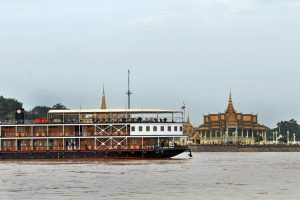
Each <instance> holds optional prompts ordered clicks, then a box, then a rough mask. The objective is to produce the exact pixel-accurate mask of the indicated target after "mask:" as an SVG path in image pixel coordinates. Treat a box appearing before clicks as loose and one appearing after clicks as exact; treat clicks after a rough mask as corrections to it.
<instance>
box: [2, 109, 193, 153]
mask: <svg viewBox="0 0 300 200" xmlns="http://www.w3.org/2000/svg"><path fill="white" fill-rule="evenodd" d="M20 116H21V117H20ZM22 116H23V117H22ZM0 133H1V136H0V159H74V158H75V159H76V158H79V159H82V158H89V159H99V158H105V159H114V158H118V159H119V158H127V159H133V158H137V159H157V158H158V159H160V158H171V157H174V156H176V155H178V154H181V153H183V152H186V151H187V152H189V155H190V156H191V151H190V149H189V147H188V146H187V145H186V141H187V137H185V136H183V111H181V110H180V111H177V110H161V109H64V110H50V111H49V112H48V116H47V118H45V119H41V118H38V119H35V120H31V121H26V120H24V110H22V109H18V110H17V111H16V120H14V121H10V122H2V123H1V124H0Z"/></svg>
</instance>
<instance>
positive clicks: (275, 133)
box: [275, 131, 278, 144]
mask: <svg viewBox="0 0 300 200" xmlns="http://www.w3.org/2000/svg"><path fill="white" fill-rule="evenodd" d="M275 134H276V144H277V143H278V132H277V131H276V132H275Z"/></svg>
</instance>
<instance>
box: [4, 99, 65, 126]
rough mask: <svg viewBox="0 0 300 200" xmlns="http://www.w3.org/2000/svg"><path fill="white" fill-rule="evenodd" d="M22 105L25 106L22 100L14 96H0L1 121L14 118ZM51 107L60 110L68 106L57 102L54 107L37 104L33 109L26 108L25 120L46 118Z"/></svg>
mask: <svg viewBox="0 0 300 200" xmlns="http://www.w3.org/2000/svg"><path fill="white" fill-rule="evenodd" d="M22 107H23V103H22V102H19V101H18V100H16V99H14V98H5V97H3V96H0V121H6V120H14V118H15V112H16V110H17V109H18V108H22ZM51 109H56V110H60V109H67V108H66V106H64V105H63V104H61V103H57V104H55V105H53V106H52V107H49V106H35V107H34V108H32V109H31V110H28V111H27V110H25V120H26V119H27V120H32V119H36V118H46V117H47V113H48V111H49V110H51Z"/></svg>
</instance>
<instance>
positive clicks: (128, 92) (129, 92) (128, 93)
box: [126, 69, 132, 109]
mask: <svg viewBox="0 0 300 200" xmlns="http://www.w3.org/2000/svg"><path fill="white" fill-rule="evenodd" d="M126 94H127V95H128V100H127V101H128V106H127V108H128V109H130V95H132V92H131V91H130V71H129V69H128V91H127V92H126Z"/></svg>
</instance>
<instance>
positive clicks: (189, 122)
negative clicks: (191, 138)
mask: <svg viewBox="0 0 300 200" xmlns="http://www.w3.org/2000/svg"><path fill="white" fill-rule="evenodd" d="M186 123H187V124H191V120H190V114H188V117H187V120H186Z"/></svg>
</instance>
